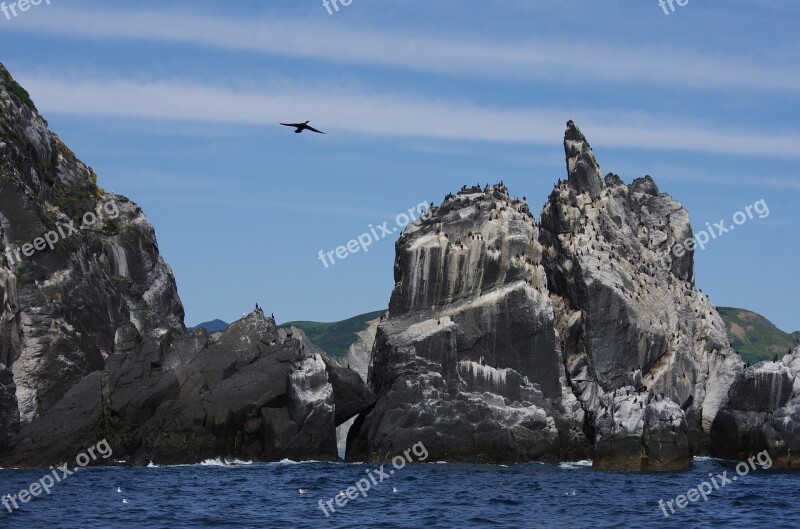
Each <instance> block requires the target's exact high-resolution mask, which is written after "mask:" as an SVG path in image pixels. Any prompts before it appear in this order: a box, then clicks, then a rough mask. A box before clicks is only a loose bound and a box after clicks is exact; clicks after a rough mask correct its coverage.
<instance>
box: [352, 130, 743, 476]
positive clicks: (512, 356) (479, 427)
mask: <svg viewBox="0 0 800 529" xmlns="http://www.w3.org/2000/svg"><path fill="white" fill-rule="evenodd" d="M564 149H565V153H566V159H567V170H568V178H567V180H566V181H565V182H563V183H560V184H559V185H558V186H556V188H555V189H554V191H553V193H552V194H551V196H550V198H549V200H548V202H547V204H546V205H545V207H544V210H543V212H542V216H541V224H540V225H537V224H536V222H535V221H534V219H533V217H532V216H531V215H530V213H529V210H528V206H527V204H526V203H525V202H524V201H519V200H516V199H513V198H511V197H510V196H509V195H508V192H507V190H506V189H505V187H504V186H502V185H499V186H494V187H490V188H487V189H480V188H479V187H474V188H466V187H465V188H464V189H462V191H461V192H460V193H459V194H458V195H457V196H455V197H453V196H452V195H451V196H448V197H447V198H446V200H445V202H444V203H443V204H442V205H441V207H439V208H434V209H433V210H432V212H431V214H430V215H429V216H427V217H425V218H423V219H421V220H420V221H418V222H417V223H415V224H414V225H412V226H410V227H409V228H407V229H406V231H405V232H404V233H403V234H402V235H401V237H400V239H399V241H398V243H397V258H396V262H395V282H396V286H395V289H394V291H393V293H392V298H391V302H390V318H389V319H388V320H387V321H385V322H383V323H381V324H379V326H378V331H377V336H376V342H375V347H374V351H373V361H372V366H371V368H370V379H369V380H370V384H371V385H372V387H373V389H374V390H375V391H376V394H377V399H378V400H377V403H376V405H375V407H374V408H373V409H372V410H371V411H370V412H369V413H367V414H365V415H363V416H362V417H359V418H358V419H357V420H356V422H355V425H354V427H353V429H352V430H351V435H350V439H349V443H348V448H349V450H348V457H349V458H352V459H364V458H376V459H380V458H381V457H383V455H384V454H387V453H391V452H392V451H396V450H398V449H402V448H403V447H402V445H403V444H404V443H409V442H414V441H415V440H423V441H424V442H425V445H426V447H428V449H429V450H431V447H433V452H434V453H435V454H436V457H442V458H449V459H459V458H462V459H472V460H474V459H478V460H512V461H514V460H527V459H548V458H555V459H558V458H564V457H578V456H579V455H581V454H590V455H591V454H593V455H594V458H595V466H596V467H598V468H617V469H628V470H680V469H685V468H687V467H688V466H689V465H690V464H691V457H692V453H693V452H705V451H707V449H708V432H709V430H710V427H711V424H712V422H713V420H714V417H715V416H716V414H717V412H718V411H719V410H720V409H722V408H723V407H724V406H725V405H726V404H727V403H728V389H729V388H730V387H731V385H732V384H733V382H734V380H735V379H736V377H737V376H738V374H739V373H740V372H741V370H742V362H741V359H740V358H739V357H738V355H735V354H734V353H733V351H732V350H731V348H730V345H729V343H728V339H727V335H726V333H725V327H724V325H723V323H722V320H721V318H720V317H719V315H718V314H717V312H716V309H715V308H714V307H713V305H712V304H711V303H710V301H709V300H708V299H707V298H706V297H705V296H704V295H702V294H701V293H700V292H699V291H697V290H696V289H695V287H694V277H693V253H692V252H691V251H687V252H686V253H684V254H682V255H681V256H676V255H674V254H673V253H672V252H671V247H672V246H673V245H674V244H675V243H676V242H681V241H684V240H685V239H687V238H689V237H690V236H691V234H692V230H691V225H690V224H689V216H688V213H687V212H686V211H685V210H684V209H683V208H682V207H681V205H680V204H678V203H677V202H676V201H675V200H674V199H672V198H671V197H669V196H668V195H665V194H661V193H659V191H658V188H657V186H656V185H655V182H653V180H652V179H651V178H650V177H644V178H641V179H638V180H636V181H634V182H633V183H632V184H631V185H630V186H628V185H625V184H624V183H623V182H622V181H621V180H620V179H619V178H618V177H616V176H615V175H608V176H607V177H605V178H601V177H600V166H599V164H598V163H597V161H596V160H595V158H594V155H593V153H592V150H591V148H590V147H589V144H588V142H587V141H586V138H585V137H584V136H583V134H582V133H581V132H580V130H579V129H578V128H577V127H576V126H575V124H574V123H572V122H570V123H568V125H567V131H566V134H565V140H564ZM623 392H624V393H623ZM415 436H416V439H415Z"/></svg>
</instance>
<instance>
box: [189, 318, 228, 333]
mask: <svg viewBox="0 0 800 529" xmlns="http://www.w3.org/2000/svg"><path fill="white" fill-rule="evenodd" d="M199 327H203V328H204V329H205V330H207V331H208V332H218V331H224V330H225V329H227V328H228V324H227V323H226V322H224V321H222V320H219V319H217V320H211V321H204V322H203V323H201V324H200V325H198V326H196V327H192V328H193V329H197V328H199ZM189 330H192V329H191V328H190V329H189Z"/></svg>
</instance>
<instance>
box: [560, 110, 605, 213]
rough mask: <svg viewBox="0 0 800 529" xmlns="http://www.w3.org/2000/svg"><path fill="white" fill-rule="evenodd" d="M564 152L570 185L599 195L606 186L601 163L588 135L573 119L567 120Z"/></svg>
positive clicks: (595, 195)
mask: <svg viewBox="0 0 800 529" xmlns="http://www.w3.org/2000/svg"><path fill="white" fill-rule="evenodd" d="M564 152H565V153H566V156H567V176H568V179H569V183H570V185H571V186H572V187H573V188H575V189H576V190H577V191H580V192H586V193H589V195H591V197H592V198H596V197H597V196H599V195H600V192H601V191H602V190H603V188H604V187H605V185H604V184H603V179H602V176H601V172H600V165H599V164H598V163H597V160H596V159H595V157H594V154H593V153H592V148H591V147H590V146H589V142H588V141H586V137H585V136H584V135H583V134H582V133H581V131H580V129H579V128H578V127H577V126H576V125H575V122H574V121H572V120H569V121H567V131H566V132H565V133H564Z"/></svg>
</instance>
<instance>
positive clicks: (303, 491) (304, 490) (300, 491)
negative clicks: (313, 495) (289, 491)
mask: <svg viewBox="0 0 800 529" xmlns="http://www.w3.org/2000/svg"><path fill="white" fill-rule="evenodd" d="M297 492H299V493H300V494H305V493H306V492H308V491H307V490H306V489H297Z"/></svg>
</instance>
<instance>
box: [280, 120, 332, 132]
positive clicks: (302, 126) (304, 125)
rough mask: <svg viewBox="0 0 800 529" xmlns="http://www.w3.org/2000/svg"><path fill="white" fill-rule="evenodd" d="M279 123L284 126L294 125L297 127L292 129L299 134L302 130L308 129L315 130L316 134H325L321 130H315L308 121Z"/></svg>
mask: <svg viewBox="0 0 800 529" xmlns="http://www.w3.org/2000/svg"><path fill="white" fill-rule="evenodd" d="M281 125H283V126H284V127H294V128H295V129H297V130H295V131H294V132H295V134H300V133H301V132H303V131H304V130H310V131H311V132H316V133H318V134H325V133H324V132H322V131H321V130H317V129H315V128H314V127H312V126H311V125H309V122H308V121H306V122H305V123H281Z"/></svg>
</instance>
